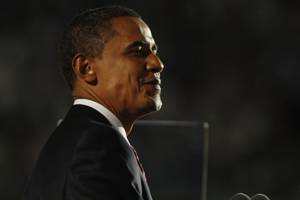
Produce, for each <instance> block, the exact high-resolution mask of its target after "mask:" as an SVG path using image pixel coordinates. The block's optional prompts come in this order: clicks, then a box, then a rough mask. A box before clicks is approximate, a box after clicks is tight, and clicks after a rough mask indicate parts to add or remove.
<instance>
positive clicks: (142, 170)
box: [131, 146, 145, 175]
mask: <svg viewBox="0 0 300 200" xmlns="http://www.w3.org/2000/svg"><path fill="white" fill-rule="evenodd" d="M131 149H132V151H133V153H134V155H135V158H136V160H137V163H138V164H139V167H140V169H141V172H142V174H143V175H145V171H144V168H143V165H142V163H141V161H140V159H139V156H138V154H137V152H136V150H135V149H134V148H133V146H131Z"/></svg>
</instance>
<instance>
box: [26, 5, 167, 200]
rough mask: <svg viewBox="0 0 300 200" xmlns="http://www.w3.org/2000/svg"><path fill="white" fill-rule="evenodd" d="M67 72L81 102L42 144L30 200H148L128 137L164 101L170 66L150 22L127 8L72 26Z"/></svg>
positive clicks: (82, 18)
mask: <svg viewBox="0 0 300 200" xmlns="http://www.w3.org/2000/svg"><path fill="white" fill-rule="evenodd" d="M61 53H62V60H63V65H62V71H63V74H64V76H65V79H66V80H67V83H68V85H69V86H70V88H71V90H72V95H73V97H74V103H73V105H72V106H71V108H70V110H69V111H68V113H67V114H66V116H65V118H64V119H63V120H62V122H61V123H60V124H59V125H58V127H56V129H55V130H54V132H53V133H52V134H51V136H50V137H49V139H48V141H47V142H46V144H45V146H44V147H43V149H42V151H41V153H40V156H39V158H38V160H37V162H36V165H35V168H34V169H33V172H32V175H31V177H30V180H29V183H28V185H27V187H26V189H25V192H24V200H121V199H122V200H142V199H143V200H149V199H152V196H151V193H150V189H149V187H148V184H147V179H146V177H145V172H144V170H143V167H142V165H141V163H140V161H139V159H138V156H137V154H136V152H135V150H134V149H133V147H132V146H131V144H130V142H129V141H128V139H127V135H128V134H129V133H130V131H131V129H132V127H133V125H134V122H135V121H136V120H137V119H138V118H140V117H142V116H144V115H146V114H148V113H151V112H154V111H158V110H159V109H160V108H161V106H162V102H161V98H160V92H161V88H160V84H161V81H160V73H161V72H162V70H163V64H162V62H161V60H160V58H159V57H158V55H157V45H156V43H155V41H154V38H153V36H152V34H151V31H150V29H149V27H148V26H147V24H146V23H145V22H144V21H143V20H142V18H141V16H140V15H138V14H137V13H136V12H135V11H133V10H131V9H129V8H126V7H121V6H107V7H101V8H95V9H90V10H87V11H84V12H83V13H81V14H79V15H78V16H76V17H75V18H74V19H73V20H72V21H71V23H70V25H69V26H67V27H66V30H65V33H64V36H63V40H62V43H61Z"/></svg>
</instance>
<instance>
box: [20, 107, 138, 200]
mask: <svg viewBox="0 0 300 200" xmlns="http://www.w3.org/2000/svg"><path fill="white" fill-rule="evenodd" d="M141 182H142V179H141V177H140V174H139V169H138V165H137V163H136V160H135V158H134V155H133V153H132V152H131V150H130V147H129V145H128V144H127V142H126V140H125V139H124V138H122V136H121V135H120V134H119V133H118V132H117V131H116V130H115V129H114V128H112V126H111V125H110V124H109V122H108V121H107V120H106V119H105V118H104V116H102V115H100V114H99V113H98V112H97V111H95V110H93V109H92V108H88V107H86V106H81V105H76V106H73V107H72V108H71V110H70V111H69V113H68V114H67V116H66V117H65V119H64V120H63V122H61V124H60V125H59V126H58V127H57V128H56V129H55V131H54V132H53V134H52V135H51V136H50V137H49V139H48V141H47V143H46V144H45V146H44V148H43V149H42V151H41V153H40V157H39V159H38V161H37V163H36V166H35V169H34V171H33V173H32V176H31V180H30V182H29V184H28V187H27V189H26V192H25V199H28V200H29V199H30V200H36V199H43V200H44V199H45V200H54V199H55V200H62V199H65V200H68V199H70V200H71V199H72V200H75V199H122V198H124V196H126V197H130V199H142V183H141Z"/></svg>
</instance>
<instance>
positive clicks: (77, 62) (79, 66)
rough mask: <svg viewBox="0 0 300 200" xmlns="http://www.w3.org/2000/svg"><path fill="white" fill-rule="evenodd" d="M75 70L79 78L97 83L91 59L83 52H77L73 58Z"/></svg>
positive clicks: (93, 83)
mask: <svg viewBox="0 0 300 200" xmlns="http://www.w3.org/2000/svg"><path fill="white" fill-rule="evenodd" d="M72 67H73V71H74V73H75V75H76V78H77V79H81V80H83V81H84V82H87V83H89V84H92V85H96V84H97V75H96V72H95V71H94V69H93V68H92V65H91V63H90V61H89V59H88V58H87V57H86V56H85V55H83V54H76V55H75V56H74V57H73V60H72Z"/></svg>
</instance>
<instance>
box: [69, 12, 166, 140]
mask: <svg viewBox="0 0 300 200" xmlns="http://www.w3.org/2000/svg"><path fill="white" fill-rule="evenodd" d="M111 24H112V29H113V30H114V34H113V36H112V37H111V38H110V39H109V40H108V41H107V43H106V44H105V47H104V50H103V52H102V54H100V55H97V56H95V57H88V56H86V55H84V54H80V53H79V54H76V55H75V56H74V58H73V62H72V66H73V70H74V72H75V81H74V89H73V96H74V97H78V98H86V99H90V100H93V101H96V102H99V103H100V104H102V105H104V106H105V107H106V108H108V109H109V110H110V111H111V112H113V113H114V114H115V115H116V116H117V117H118V118H119V120H120V121H121V122H122V124H123V126H124V128H125V130H126V133H127V135H128V134H129V133H130V131H131V129H132V126H133V123H134V121H135V120H136V119H138V118H139V117H141V116H143V115H145V114H147V113H150V112H153V111H157V110H159V109H160V108H161V105H162V102H161V98H160V91H161V88H160V73H161V71H162V70H163V68H164V66H163V63H162V62H161V60H160V58H159V57H158V56H157V54H156V53H157V46H156V44H155V41H154V39H153V37H152V34H151V31H150V29H149V27H148V26H147V25H146V24H145V22H144V21H142V19H140V18H137V17H115V18H113V19H112V20H111Z"/></svg>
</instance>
